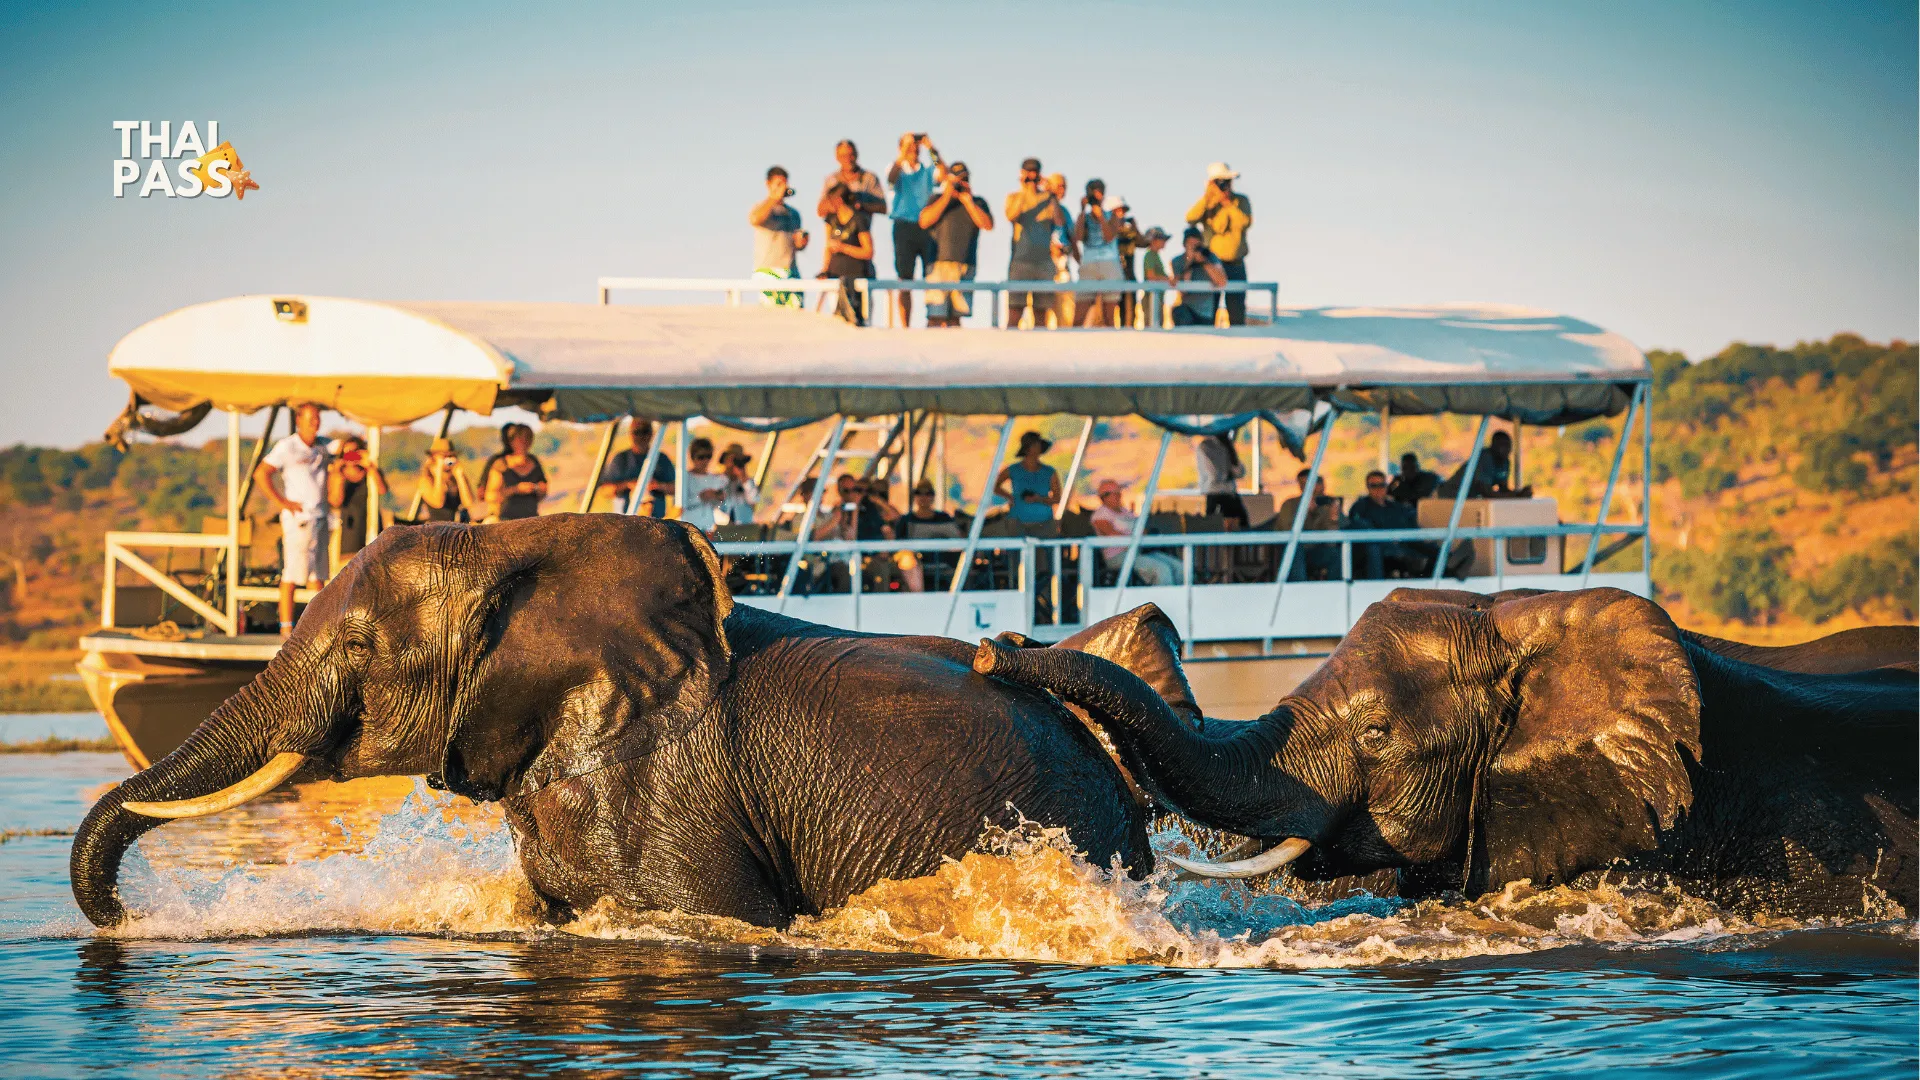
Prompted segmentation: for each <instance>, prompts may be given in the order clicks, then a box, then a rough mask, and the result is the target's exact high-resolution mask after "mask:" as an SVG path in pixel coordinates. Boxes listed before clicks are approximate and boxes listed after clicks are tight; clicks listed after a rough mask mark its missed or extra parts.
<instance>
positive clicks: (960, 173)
mask: <svg viewBox="0 0 1920 1080" xmlns="http://www.w3.org/2000/svg"><path fill="white" fill-rule="evenodd" d="M947 175H948V176H957V177H959V178H960V179H962V180H965V179H967V178H969V177H971V176H972V175H973V174H972V173H970V172H968V171H967V163H966V162H964V161H956V162H954V163H953V164H951V165H949V166H947Z"/></svg>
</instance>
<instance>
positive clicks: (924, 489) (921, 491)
mask: <svg viewBox="0 0 1920 1080" xmlns="http://www.w3.org/2000/svg"><path fill="white" fill-rule="evenodd" d="M913 493H914V494H915V495H931V494H933V481H931V480H928V479H925V478H922V479H921V481H920V482H919V483H917V484H915V485H913Z"/></svg>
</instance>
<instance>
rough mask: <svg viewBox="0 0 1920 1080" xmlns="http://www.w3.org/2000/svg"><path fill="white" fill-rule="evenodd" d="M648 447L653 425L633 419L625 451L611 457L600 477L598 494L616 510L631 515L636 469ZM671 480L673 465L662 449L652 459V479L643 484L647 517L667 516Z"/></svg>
mask: <svg viewBox="0 0 1920 1080" xmlns="http://www.w3.org/2000/svg"><path fill="white" fill-rule="evenodd" d="M652 447H653V421H651V420H645V419H642V418H640V417H637V416H636V417H634V418H633V424H632V426H630V427H629V428H627V448H626V449H625V450H622V451H620V452H619V453H617V454H615V455H613V460H612V461H609V462H607V467H606V469H605V471H603V472H602V473H601V474H600V490H601V491H603V492H608V493H609V494H610V495H611V496H612V497H613V501H614V508H615V509H616V510H624V511H625V512H627V513H632V512H633V510H632V508H631V504H632V502H633V499H632V495H631V493H632V491H633V487H634V484H635V483H636V482H638V481H639V479H640V469H641V467H642V466H643V465H645V463H646V460H647V451H648V450H650V449H652ZM673 476H674V472H673V462H672V461H669V460H668V459H667V455H666V453H665V451H664V449H663V450H662V452H661V453H660V454H658V455H656V456H655V457H654V459H653V479H652V480H650V481H649V482H648V483H647V490H646V499H647V510H646V512H647V513H648V514H649V515H651V516H653V517H666V516H667V496H669V495H671V494H673Z"/></svg>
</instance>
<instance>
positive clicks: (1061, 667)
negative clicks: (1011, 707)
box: [973, 641, 1332, 856]
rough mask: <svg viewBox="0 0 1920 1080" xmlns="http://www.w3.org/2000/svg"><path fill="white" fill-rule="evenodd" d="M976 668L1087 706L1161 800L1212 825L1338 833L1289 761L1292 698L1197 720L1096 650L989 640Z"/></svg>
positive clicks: (1246, 831) (1258, 831)
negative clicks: (1242, 718)
mask: <svg viewBox="0 0 1920 1080" xmlns="http://www.w3.org/2000/svg"><path fill="white" fill-rule="evenodd" d="M973 667H974V670H975V671H978V672H980V673H981V674H984V675H992V676H994V677H995V678H999V679H1005V680H1006V681H1008V682H1013V683H1018V684H1021V685H1024V686H1030V687H1034V688H1036V689H1041V690H1048V691H1051V692H1053V693H1055V694H1058V695H1059V696H1060V697H1061V698H1062V699H1064V700H1066V701H1068V702H1070V703H1072V704H1074V705H1078V706H1079V707H1080V708H1082V709H1085V710H1086V712H1087V715H1088V716H1089V717H1091V718H1092V719H1093V721H1094V722H1095V723H1098V724H1099V725H1100V726H1101V727H1102V728H1104V729H1105V730H1106V732H1107V733H1108V735H1110V736H1111V737H1112V738H1113V742H1114V746H1115V748H1116V749H1118V750H1119V752H1120V756H1121V760H1122V761H1123V762H1124V763H1125V764H1126V766H1127V768H1128V770H1130V771H1131V772H1132V773H1133V775H1134V776H1135V777H1137V778H1138V779H1139V780H1140V782H1141V783H1142V785H1143V786H1145V787H1146V788H1147V789H1148V791H1149V792H1151V793H1152V794H1153V796H1154V798H1155V799H1157V800H1158V801H1160V802H1161V803H1163V804H1165V805H1166V806H1169V807H1171V808H1173V809H1174V810H1176V811H1178V812H1179V813H1181V814H1183V815H1185V816H1186V817H1189V818H1192V819H1193V820H1194V821H1197V822H1199V823H1200V824H1202V825H1206V826H1208V827H1210V828H1216V829H1224V830H1226V831H1228V832H1234V833H1239V834H1240V835H1243V836H1252V837H1265V838H1279V837H1302V838H1306V839H1308V840H1312V841H1318V840H1319V839H1320V838H1321V837H1324V836H1325V835H1326V834H1327V832H1328V829H1329V827H1330V825H1331V823H1332V822H1331V817H1332V815H1331V813H1330V809H1329V804H1328V802H1327V800H1326V799H1325V798H1323V797H1322V796H1320V795H1319V794H1318V793H1316V792H1315V791H1314V790H1313V789H1311V788H1310V787H1309V786H1308V785H1307V784H1305V783H1303V782H1302V781H1301V780H1300V779H1299V778H1297V776H1296V775H1295V774H1294V773H1293V772H1292V771H1291V770H1289V769H1288V767H1287V765H1288V763H1289V761H1290V757H1291V755H1289V754H1288V753H1287V744H1288V743H1289V742H1290V741H1291V735H1292V733H1293V716H1292V714H1291V713H1289V712H1288V711H1287V710H1286V709H1285V708H1284V707H1282V708H1279V709H1276V710H1274V711H1273V712H1271V713H1268V714H1267V715H1266V716H1264V717H1262V718H1261V719H1259V720H1255V721H1249V722H1241V723H1235V722H1231V721H1217V720H1216V721H1205V722H1203V724H1202V725H1201V726H1200V727H1199V728H1196V727H1195V726H1194V725H1193V724H1190V723H1188V722H1187V721H1185V720H1184V719H1182V718H1181V717H1180V716H1179V715H1178V714H1176V713H1175V712H1174V711H1173V709H1172V708H1170V707H1169V706H1168V705H1167V703H1166V701H1165V699H1163V698H1162V697H1161V696H1160V694H1159V693H1158V692H1156V691H1155V690H1154V689H1153V688H1152V687H1151V686H1149V685H1147V684H1146V683H1145V682H1144V681H1142V680H1141V679H1139V678H1138V677H1136V676H1135V675H1134V674H1133V673H1132V672H1130V671H1128V670H1127V669H1126V668H1124V667H1121V666H1120V665H1118V664H1115V663H1113V662H1112V661H1109V660H1105V659H1102V658H1100V657H1097V656H1093V655H1090V654H1087V653H1081V652H1072V651H1068V650H1064V649H1021V650H1014V649H1008V648H1006V647H1005V646H1003V645H1000V644H998V643H996V642H992V641H983V642H981V644H980V648H979V651H978V652H976V653H975V655H974V661H973ZM1297 854H1298V852H1296V853H1295V855H1296V856H1297Z"/></svg>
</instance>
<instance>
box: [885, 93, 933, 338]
mask: <svg viewBox="0 0 1920 1080" xmlns="http://www.w3.org/2000/svg"><path fill="white" fill-rule="evenodd" d="M922 148H925V150H926V151H927V153H928V154H929V155H930V156H931V157H932V158H933V164H931V165H922V164H921V163H920V151H921V149H922ZM945 171H946V170H945V166H944V163H943V162H942V161H941V160H940V151H939V150H937V149H935V148H934V145H933V141H932V140H931V139H929V138H927V134H926V132H924V131H921V132H908V133H907V134H905V135H902V136H900V154H899V156H898V157H896V158H895V159H894V161H893V165H892V166H891V167H889V168H888V169H887V186H888V187H890V188H892V189H893V208H892V209H890V210H888V211H887V215H888V216H889V217H891V218H892V219H893V276H894V277H897V278H899V279H900V280H902V281H912V280H914V279H915V278H917V277H919V276H921V275H922V274H924V275H926V276H927V277H928V278H931V277H932V276H933V264H934V261H935V260H936V259H938V258H939V256H938V255H937V254H935V250H934V242H933V237H932V236H931V235H930V234H929V233H928V232H927V229H926V227H925V226H924V225H922V224H921V223H920V218H921V217H922V216H923V215H922V214H921V211H923V210H925V209H926V208H927V205H928V204H929V203H931V202H933V189H934V188H935V187H936V186H937V185H939V184H940V183H942V182H943V181H944V180H945V179H946V176H945V175H944V174H945ZM894 297H895V302H896V303H897V304H899V309H900V325H901V326H907V325H909V324H910V323H911V322H912V321H913V292H912V290H910V289H901V290H900V291H899V292H898V293H895V294H894ZM928 302H929V303H931V302H932V300H931V298H929V300H928ZM927 325H929V326H931V325H933V324H932V323H928V324H927Z"/></svg>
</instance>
